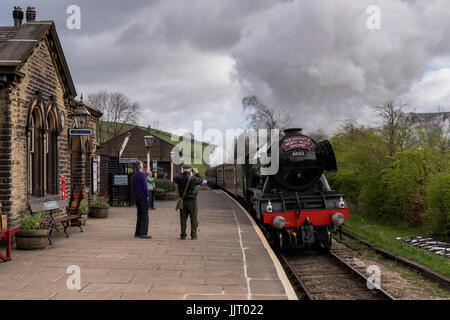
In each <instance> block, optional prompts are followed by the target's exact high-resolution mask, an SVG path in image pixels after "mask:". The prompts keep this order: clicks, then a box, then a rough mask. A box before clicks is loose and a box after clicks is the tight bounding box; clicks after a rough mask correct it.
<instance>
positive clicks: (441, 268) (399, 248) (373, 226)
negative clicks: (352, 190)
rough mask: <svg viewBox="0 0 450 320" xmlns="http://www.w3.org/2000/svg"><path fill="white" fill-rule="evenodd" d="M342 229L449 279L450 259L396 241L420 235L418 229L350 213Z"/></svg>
mask: <svg viewBox="0 0 450 320" xmlns="http://www.w3.org/2000/svg"><path fill="white" fill-rule="evenodd" d="M344 229H345V230H348V231H350V232H351V233H354V234H355V235H357V236H359V237H361V238H364V239H366V240H368V241H369V242H371V243H373V244H375V245H377V246H378V247H380V248H382V249H385V250H387V251H390V252H392V253H394V254H397V255H400V256H402V257H405V258H407V259H410V260H412V261H414V262H417V263H420V264H422V265H424V266H427V267H429V268H430V269H433V270H434V271H436V272H438V273H440V274H442V275H445V276H447V277H450V259H447V258H443V257H440V256H438V255H436V254H434V253H431V252H429V251H427V250H423V249H419V248H416V247H413V246H411V245H409V244H407V243H404V242H401V241H398V240H396V238H397V237H402V238H403V237H408V236H417V235H422V234H423V231H422V230H421V229H420V228H417V227H409V226H404V225H400V224H395V223H388V222H380V221H379V220H377V219H375V218H372V217H368V216H366V215H364V214H362V213H359V212H354V211H352V212H350V219H348V220H347V221H346V222H345V226H344Z"/></svg>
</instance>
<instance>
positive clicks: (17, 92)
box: [0, 7, 102, 227]
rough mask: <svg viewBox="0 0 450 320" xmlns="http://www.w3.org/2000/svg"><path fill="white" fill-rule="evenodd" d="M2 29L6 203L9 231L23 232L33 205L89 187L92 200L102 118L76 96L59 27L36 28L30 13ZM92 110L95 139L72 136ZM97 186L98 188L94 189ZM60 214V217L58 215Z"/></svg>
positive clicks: (1, 175)
mask: <svg viewBox="0 0 450 320" xmlns="http://www.w3.org/2000/svg"><path fill="white" fill-rule="evenodd" d="M23 17H24V13H23V11H22V9H21V8H19V7H15V8H14V11H13V18H14V26H6V27H0V201H1V203H2V213H3V214H7V215H8V225H9V226H10V227H18V226H19V225H20V219H21V214H23V213H25V212H28V211H29V210H30V205H32V204H34V205H36V204H38V207H39V205H43V203H45V202H48V201H58V200H61V198H62V178H63V177H64V179H65V181H66V189H65V192H66V195H67V197H69V196H70V192H71V187H72V186H73V188H74V190H76V192H78V191H79V190H80V188H81V186H82V185H83V183H85V187H86V189H87V190H86V191H87V193H88V194H90V193H92V191H94V190H92V185H93V184H94V182H93V181H92V179H91V177H92V174H91V171H92V167H93V166H92V162H94V161H96V160H97V157H96V148H97V142H96V135H95V133H96V125H97V122H98V119H99V118H100V117H101V115H102V114H101V113H100V112H99V111H98V110H96V109H94V108H93V107H90V106H88V105H86V104H85V103H83V101H82V99H81V100H77V99H76V98H75V97H76V96H77V92H76V90H75V86H74V83H73V81H72V77H71V74H70V71H69V67H68V65H67V62H66V59H65V57H64V53H63V50H62V47H61V43H60V41H59V38H58V34H57V32H56V28H55V24H54V22H53V21H36V20H35V18H36V11H35V9H34V8H31V7H28V9H27V11H26V22H23V21H22V20H23ZM77 108H83V109H84V110H88V112H89V113H90V118H89V119H85V120H87V121H88V122H89V123H88V124H85V125H84V127H85V128H90V129H92V135H91V136H74V135H70V134H69V130H70V129H72V128H75V125H74V117H73V115H74V111H75V110H76V109H77ZM95 184H96V183H95ZM60 211H61V210H60Z"/></svg>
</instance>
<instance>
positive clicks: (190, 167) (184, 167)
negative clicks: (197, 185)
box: [183, 164, 192, 170]
mask: <svg viewBox="0 0 450 320" xmlns="http://www.w3.org/2000/svg"><path fill="white" fill-rule="evenodd" d="M183 169H185V170H188V169H192V166H191V165H190V164H183Z"/></svg>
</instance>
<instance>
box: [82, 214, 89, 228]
mask: <svg viewBox="0 0 450 320" xmlns="http://www.w3.org/2000/svg"><path fill="white" fill-rule="evenodd" d="M87 219H88V215H87V214H82V215H81V224H82V225H83V226H85V225H86V223H87Z"/></svg>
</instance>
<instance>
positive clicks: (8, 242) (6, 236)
mask: <svg viewBox="0 0 450 320" xmlns="http://www.w3.org/2000/svg"><path fill="white" fill-rule="evenodd" d="M17 231H19V228H14V229H11V230H6V231H3V232H0V239H2V238H3V239H5V240H6V256H4V255H3V254H1V253H0V259H2V260H3V261H5V262H6V261H9V260H11V238H12V235H13V234H14V233H16V232H17Z"/></svg>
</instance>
